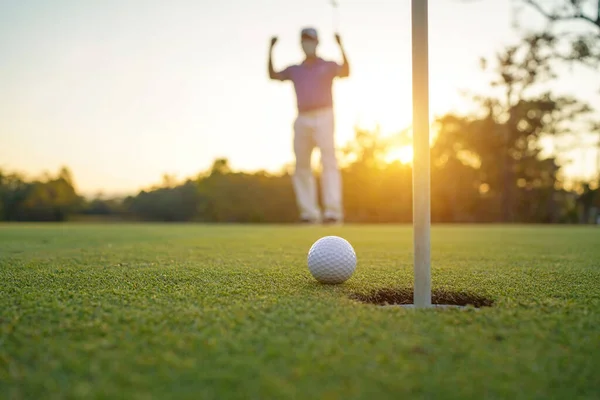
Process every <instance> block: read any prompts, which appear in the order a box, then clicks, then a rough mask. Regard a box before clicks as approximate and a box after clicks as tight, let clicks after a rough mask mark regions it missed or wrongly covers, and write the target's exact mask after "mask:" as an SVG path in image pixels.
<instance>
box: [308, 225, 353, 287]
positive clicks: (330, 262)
mask: <svg viewBox="0 0 600 400" xmlns="http://www.w3.org/2000/svg"><path fill="white" fill-rule="evenodd" d="M308 269H309V271H310V273H311V274H312V276H313V277H314V278H315V279H316V280H318V281H319V282H321V283H329V284H337V283H342V282H345V281H347V280H348V279H349V278H350V277H351V276H352V274H353V273H354V270H355V269H356V253H355V252H354V248H352V245H351V244H350V243H349V242H348V241H347V240H346V239H343V238H341V237H339V236H325V237H322V238H321V239H319V240H317V241H316V242H315V243H314V244H313V245H312V247H311V248H310V250H309V251H308Z"/></svg>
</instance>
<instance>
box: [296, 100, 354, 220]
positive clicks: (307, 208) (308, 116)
mask: <svg viewBox="0 0 600 400" xmlns="http://www.w3.org/2000/svg"><path fill="white" fill-rule="evenodd" d="M334 130H335V127H334V116H333V109H324V110H317V111H313V112H309V113H301V114H299V115H298V117H297V118H296V121H295V122H294V153H295V156H296V166H295V170H294V175H293V184H294V191H295V193H296V202H297V204H298V208H299V210H300V217H301V218H308V219H313V220H317V221H319V220H321V219H322V218H335V219H338V220H340V221H342V220H343V217H344V216H343V209H342V179H341V174H340V170H339V167H338V161H337V158H336V154H335V140H334ZM315 147H317V148H318V149H319V152H320V155H321V165H322V174H321V195H322V203H323V208H324V210H323V213H321V210H320V208H319V203H318V198H317V187H316V180H315V177H314V176H313V171H312V168H311V157H312V153H313V149H314V148H315Z"/></svg>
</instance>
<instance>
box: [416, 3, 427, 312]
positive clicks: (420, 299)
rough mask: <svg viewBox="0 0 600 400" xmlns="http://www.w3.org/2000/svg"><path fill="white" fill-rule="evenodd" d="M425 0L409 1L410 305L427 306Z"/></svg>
mask: <svg viewBox="0 0 600 400" xmlns="http://www.w3.org/2000/svg"><path fill="white" fill-rule="evenodd" d="M427 1H428V0H412V76H413V78H412V79H413V80H412V84H413V230H414V233H413V237H414V273H415V286H414V306H415V307H416V308H424V307H430V306H431V237H430V229H431V206H430V195H431V194H430V160H429V159H430V154H429V152H430V149H429V57H428V56H429V54H428V52H429V45H428V42H429V37H428V7H427Z"/></svg>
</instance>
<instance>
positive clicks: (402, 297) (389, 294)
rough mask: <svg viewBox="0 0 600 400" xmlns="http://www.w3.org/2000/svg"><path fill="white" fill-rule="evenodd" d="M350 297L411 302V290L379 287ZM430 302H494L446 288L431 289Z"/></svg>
mask: <svg viewBox="0 0 600 400" xmlns="http://www.w3.org/2000/svg"><path fill="white" fill-rule="evenodd" d="M350 299H352V300H355V301H359V302H361V303H367V304H375V305H380V306H385V305H394V304H413V291H412V289H409V288H401V289H380V290H377V291H374V292H371V293H368V294H359V293H354V294H351V295H350ZM431 302H432V303H433V304H446V305H453V306H472V307H475V308H481V307H490V306H491V305H492V304H493V303H494V302H493V301H492V300H490V299H488V298H485V297H482V296H478V295H475V294H472V293H463V292H450V291H447V290H432V292H431Z"/></svg>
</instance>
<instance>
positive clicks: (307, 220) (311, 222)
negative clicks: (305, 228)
mask: <svg viewBox="0 0 600 400" xmlns="http://www.w3.org/2000/svg"><path fill="white" fill-rule="evenodd" d="M319 222H320V221H319V220H318V219H314V218H300V223H301V224H303V225H315V224H318V223H319Z"/></svg>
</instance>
